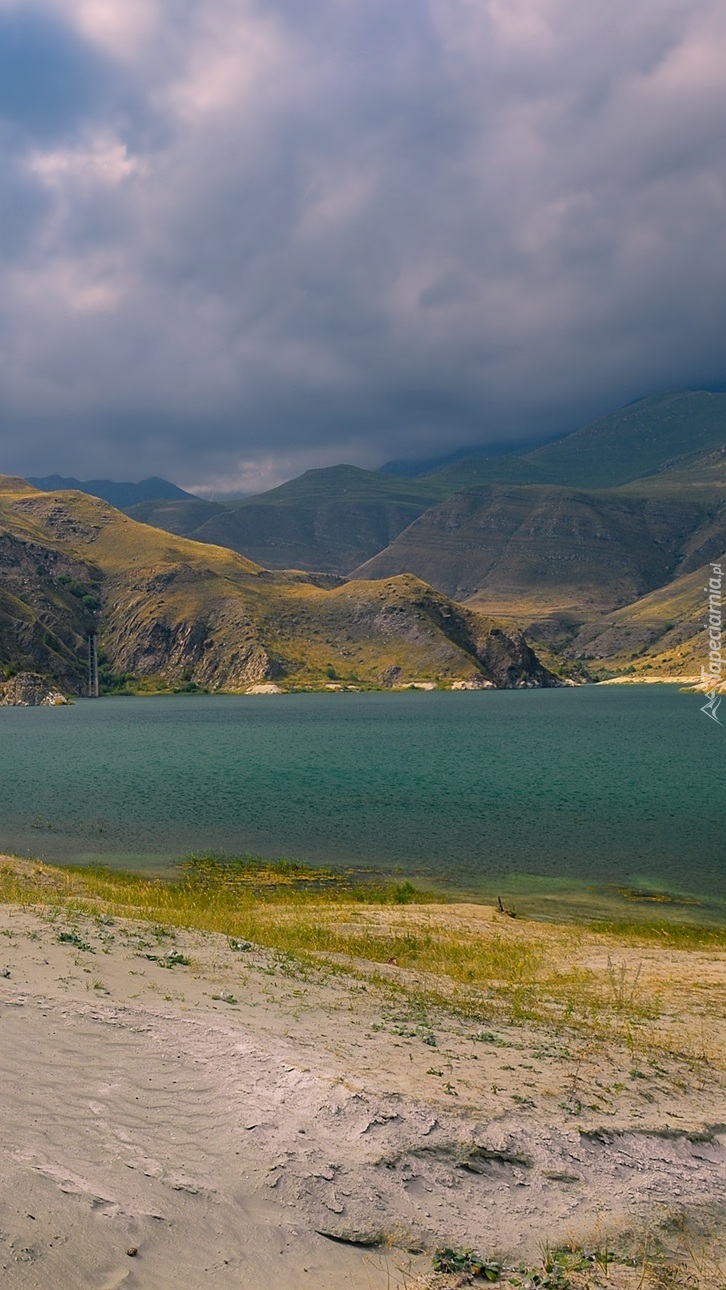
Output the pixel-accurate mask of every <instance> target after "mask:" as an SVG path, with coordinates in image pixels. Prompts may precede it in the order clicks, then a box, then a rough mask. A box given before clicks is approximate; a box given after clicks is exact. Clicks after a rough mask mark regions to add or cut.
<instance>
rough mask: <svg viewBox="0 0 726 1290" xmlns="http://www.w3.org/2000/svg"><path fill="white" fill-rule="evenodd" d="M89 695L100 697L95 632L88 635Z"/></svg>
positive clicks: (95, 697) (91, 697)
mask: <svg viewBox="0 0 726 1290" xmlns="http://www.w3.org/2000/svg"><path fill="white" fill-rule="evenodd" d="M88 697H89V699H97V698H98V637H97V636H96V633H95V632H92V633H91V635H90V636H89V637H88Z"/></svg>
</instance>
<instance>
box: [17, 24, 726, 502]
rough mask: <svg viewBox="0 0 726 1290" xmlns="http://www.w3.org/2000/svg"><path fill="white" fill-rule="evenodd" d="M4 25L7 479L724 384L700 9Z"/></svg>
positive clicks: (715, 116)
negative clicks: (23, 73)
mask: <svg viewBox="0 0 726 1290" xmlns="http://www.w3.org/2000/svg"><path fill="white" fill-rule="evenodd" d="M3 32H5V33H7V34H8V35H9V37H12V40H11V41H10V45H8V47H7V48H10V47H11V46H12V49H14V50H15V55H14V56H13V58H14V60H16V59H19V60H20V61H22V62H23V66H24V67H25V68H26V69H27V68H30V69H31V72H32V76H31V80H30V84H31V85H33V84H34V85H35V91H36V92H28V89H27V81H23V80H21V79H17V81H16V82H12V84H10V88H9V89H8V90H7V93H6V97H5V99H3V98H2V96H1V95H0V118H1V119H2V122H4V124H0V149H2V160H3V173H4V176H5V183H4V189H5V198H4V201H3V204H2V210H1V211H0V229H2V230H4V245H3V247H2V251H1V252H0V261H2V262H3V263H4V266H5V267H4V268H2V269H0V275H1V276H2V281H1V282H0V288H1V295H0V378H1V384H0V412H1V413H2V425H3V427H4V435H3V439H4V444H3V447H4V454H3V458H4V460H3V468H4V469H7V470H16V471H21V472H22V471H24V472H26V473H46V472H47V471H51V470H59V471H61V472H62V473H74V474H84V473H85V474H86V475H93V474H95V475H98V474H99V473H104V474H115V475H117V476H118V475H119V474H120V473H122V474H124V475H125V476H128V475H130V474H137V475H138V474H140V473H151V472H159V473H163V474H168V475H172V476H173V477H175V478H178V479H179V480H180V481H181V482H184V483H186V484H188V485H199V486H201V485H203V484H205V483H212V484H214V483H218V484H219V486H220V487H224V486H227V487H230V488H232V487H235V486H240V487H255V486H257V485H258V484H260V485H261V484H266V483H269V482H275V480H276V479H277V478H279V477H282V476H284V475H286V474H292V473H295V472H296V471H297V470H298V469H302V468H305V467H306V466H307V465H311V464H322V463H324V462H330V461H333V460H340V459H348V460H353V461H357V462H360V463H361V464H371V465H374V464H378V463H379V462H380V461H382V460H383V459H385V458H388V457H392V456H401V455H405V454H408V455H431V454H433V453H435V452H440V451H446V450H447V449H448V448H455V447H458V446H459V445H460V444H462V443H474V442H476V441H483V440H485V439H487V438H489V439H497V440H501V439H502V438H504V437H506V436H511V437H512V438H525V437H526V438H533V437H535V436H536V435H537V434H541V435H543V436H544V435H547V434H551V433H552V432H553V431H555V430H557V429H558V428H563V429H569V428H572V427H573V426H574V425H575V424H577V422H578V421H579V420H581V419H583V418H585V417H587V416H589V415H593V414H595V413H598V412H601V411H606V410H609V409H610V408H612V407H615V406H617V405H618V404H619V403H622V402H625V401H626V400H628V399H631V398H635V397H637V396H639V395H642V394H647V393H651V392H655V391H658V390H661V389H668V388H675V387H679V386H684V385H689V386H693V385H699V384H714V383H722V382H723V379H724V377H725V376H726V371H725V370H724V359H723V354H722V337H723V334H724V331H725V330H726V294H725V293H724V290H723V287H724V268H725V266H726V232H725V230H726V221H725V219H724V216H725V214H726V165H725V164H724V154H723V144H722V139H723V135H724V124H725V122H724V117H725V116H726V112H725V110H724V109H725V106H726V90H725V88H724V79H723V71H722V69H723V65H724V56H725V55H726V17H725V16H724V14H723V10H722V7H721V6H720V5H719V4H718V3H716V0H645V2H644V3H643V4H641V5H640V6H637V7H636V8H635V9H633V7H632V6H630V5H627V4H625V3H624V0H613V3H611V5H609V6H607V8H606V9H603V10H602V11H601V10H600V9H598V8H597V7H594V6H583V5H582V4H580V3H578V2H577V0H428V3H419V2H418V0H417V2H416V3H413V2H412V0H411V2H409V0H401V2H400V3H399V4H396V5H391V4H390V0H386V2H385V3H383V0H366V3H363V2H362V0H360V2H356V0H310V2H309V3H308V4H305V5H301V4H299V2H296V3H294V4H293V3H292V0H266V2H264V3H263V2H262V0H260V2H259V3H253V0H249V2H245V0H205V3H204V4H201V3H182V2H181V0H176V3H174V4H172V3H171V0H168V2H167V0H63V3H61V0H46V2H45V4H44V5H42V6H36V9H35V10H34V11H33V17H32V20H31V19H30V18H29V17H28V16H27V11H26V9H25V6H21V5H20V4H16V3H14V2H13V0H0V35H1V34H2V33H3ZM13 41H14V42H15V43H14V44H13V43H12V42H13ZM5 57H6V60H7V59H8V58H9V55H8V54H6V56H5ZM12 65H13V66H15V62H14V61H13V64H12ZM13 85H14V86H15V88H13ZM13 95H14V96H15V97H13Z"/></svg>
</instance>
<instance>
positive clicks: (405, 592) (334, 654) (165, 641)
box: [0, 477, 555, 693]
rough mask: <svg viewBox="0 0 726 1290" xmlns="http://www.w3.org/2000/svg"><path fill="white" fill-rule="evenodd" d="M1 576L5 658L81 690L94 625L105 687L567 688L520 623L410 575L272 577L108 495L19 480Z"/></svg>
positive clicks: (2, 495)
mask: <svg viewBox="0 0 726 1290" xmlns="http://www.w3.org/2000/svg"><path fill="white" fill-rule="evenodd" d="M0 575H1V576H2V597H1V598H0V666H2V667H3V668H4V670H5V672H6V674H9V673H11V672H12V671H15V670H31V671H36V672H40V673H42V674H44V675H45V676H48V677H49V678H52V679H55V680H58V681H61V682H62V683H63V684H64V685H65V686H66V688H68V689H69V690H72V691H75V692H77V693H78V692H82V690H83V685H84V676H85V639H86V636H87V634H88V633H89V632H90V631H97V632H98V633H99V643H100V647H101V651H102V660H103V680H104V683H105V685H106V687H107V688H108V687H112V688H113V687H114V686H116V687H117V686H118V685H120V684H122V683H128V684H130V685H131V686H132V687H134V688H139V687H141V688H156V689H158V688H165V687H166V688H194V687H204V688H208V689H211V690H233V691H234V690H244V689H246V688H247V687H248V686H249V685H251V684H254V683H257V682H261V681H275V682H277V683H279V684H280V685H281V686H283V687H290V686H295V685H305V686H309V685H312V686H318V687H321V686H323V685H325V684H328V683H331V684H337V683H338V678H340V681H343V682H344V681H348V682H352V683H355V684H363V685H371V684H372V685H376V684H382V683H383V684H386V683H389V684H390V683H392V682H394V681H395V682H398V683H405V681H406V680H407V679H417V680H418V679H431V680H436V679H438V678H441V679H442V680H444V681H452V680H455V679H461V680H469V681H471V682H472V683H474V684H484V683H486V682H489V683H491V684H494V685H501V686H520V685H533V684H542V685H548V684H554V683H555V682H554V678H553V677H552V676H551V674H549V673H548V672H547V671H546V670H545V669H543V668H542V667H541V666H540V664H539V663H538V660H537V659H536V658H535V656H534V655H533V654H532V652H531V650H530V649H529V648H528V646H527V645H526V644H525V642H524V641H523V640H522V639H521V637H519V636H518V635H517V634H516V633H513V634H508V633H506V632H505V631H503V629H502V628H501V625H500V624H498V623H496V622H494V621H492V620H491V619H489V618H485V617H484V616H483V615H481V614H478V613H475V612H472V611H470V610H467V609H465V608H463V607H461V606H459V605H456V604H454V603H453V602H452V601H451V600H449V599H448V598H447V597H445V596H443V595H441V594H440V593H439V592H436V591H433V590H432V589H431V588H429V587H427V586H425V585H424V584H423V583H422V582H420V581H419V580H418V579H416V578H413V577H411V576H404V577H400V578H393V579H389V580H386V581H385V582H374V583H365V582H354V583H348V584H345V585H343V586H330V585H329V583H330V579H325V578H315V577H314V576H308V575H306V574H304V573H297V572H294V571H292V572H290V571H287V572H272V571H270V570H267V569H263V568H261V567H260V566H259V565H257V564H255V563H254V562H252V561H251V560H248V559H245V558H244V557H242V556H240V555H238V554H236V553H235V552H233V551H230V550H228V549H226V548H223V547H214V546H210V545H204V544H202V543H198V542H193V541H190V540H188V539H186V538H183V537H177V536H174V535H171V534H169V533H166V532H162V531H161V530H159V529H154V528H151V527H149V526H148V525H145V524H139V523H137V522H136V521H135V520H133V519H131V518H130V517H129V516H127V515H124V514H122V513H121V512H119V511H116V510H114V509H113V508H112V507H111V506H109V505H108V504H107V503H105V502H102V501H100V500H98V499H96V498H95V497H91V496H88V495H86V494H82V493H77V492H65V491H64V492H59V493H44V492H38V491H36V490H35V489H33V488H31V487H30V486H29V485H28V484H26V483H25V482H24V481H23V480H17V479H9V478H6V477H0Z"/></svg>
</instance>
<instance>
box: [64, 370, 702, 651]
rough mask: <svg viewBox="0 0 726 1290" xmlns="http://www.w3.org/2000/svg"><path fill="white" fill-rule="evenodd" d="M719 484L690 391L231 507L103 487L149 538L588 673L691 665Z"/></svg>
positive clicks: (698, 643)
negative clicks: (358, 596) (492, 625)
mask: <svg viewBox="0 0 726 1290" xmlns="http://www.w3.org/2000/svg"><path fill="white" fill-rule="evenodd" d="M429 464H430V463H429ZM392 465H397V466H398V468H399V469H400V470H401V471H402V473H401V474H399V475H396V474H393V473H391V467H392ZM40 482H42V484H43V485H44V486H46V485H49V484H51V483H53V482H55V480H54V477H51V478H50V479H47V480H43V481H40ZM60 482H61V483H63V484H65V483H67V482H69V481H60ZM162 484H163V486H164V489H165V490H166V491H164V493H163V494H162V492H161V485H162ZM155 485H156V487H157V491H158V492H159V495H158V496H156V497H154V496H152V495H151V494H152V493H153V491H154V486H155ZM725 486H726V394H719V393H712V392H705V391H682V392H678V393H674V394H668V395H664V396H660V397H653V398H648V399H643V400H641V401H639V402H637V403H634V404H631V405H629V406H628V407H626V408H623V409H621V410H619V411H617V412H615V413H613V414H611V415H609V416H606V417H602V418H600V419H599V420H597V421H595V422H593V423H591V424H589V425H586V426H584V427H583V428H582V429H581V430H578V431H575V432H574V433H572V434H569V435H566V436H563V437H562V438H560V439H557V440H553V441H550V442H548V443H546V444H542V445H540V446H538V447H536V448H533V449H532V448H530V449H527V450H525V449H523V448H518V449H516V450H515V451H512V452H510V453H502V452H500V451H499V449H498V448H497V450H496V451H493V452H490V453H489V455H483V454H482V453H477V454H476V455H472V456H469V457H462V456H461V455H460V454H452V455H451V456H450V457H449V458H446V459H442V460H441V461H440V462H439V463H435V464H434V468H433V469H428V468H427V464H426V463H408V464H407V463H405V462H398V463H388V464H387V465H386V466H385V467H383V468H382V469H381V470H380V471H368V470H362V469H360V468H358V467H355V466H349V465H339V466H332V467H328V468H324V469H319V470H309V471H307V472H305V474H303V475H301V476H300V477H299V478H297V479H293V480H290V481H289V482H287V483H285V484H283V485H281V486H280V487H278V488H275V489H271V490H269V491H268V492H266V493H263V494H260V495H258V496H254V497H246V498H242V499H238V500H236V501H227V502H214V501H205V500H203V499H200V498H195V497H192V496H191V495H189V494H185V493H184V492H183V490H180V489H175V486H174V485H169V484H168V483H166V482H165V481H154V480H147V481H142V484H140V485H133V486H132V485H110V483H109V481H105V487H106V493H109V491H110V488H111V487H115V488H130V487H133V488H136V489H145V490H146V497H145V500H141V501H133V502H131V503H129V504H128V505H127V506H126V508H125V510H126V514H127V515H128V516H129V517H130V518H132V519H134V520H136V521H137V522H140V523H141V524H143V525H145V526H151V528H152V529H163V530H166V531H167V532H169V533H171V534H174V535H175V536H177V537H180V538H188V539H191V540H192V542H193V543H205V544H210V545H213V546H215V547H220V548H228V549H229V550H230V551H236V552H238V553H239V554H240V555H243V556H244V557H246V558H247V560H249V561H252V562H254V563H255V564H256V565H260V566H262V567H263V568H266V569H269V570H276V571H278V572H281V571H283V570H290V569H296V570H298V574H297V575H295V576H296V577H297V578H298V579H300V578H301V577H303V575H308V579H309V578H310V577H312V578H313V579H314V580H315V579H317V581H318V583H319V582H320V577H321V576H322V577H323V578H324V577H328V578H337V579H339V580H340V582H341V584H342V585H345V586H347V587H348V588H350V587H352V585H353V584H358V585H359V586H360V585H361V584H363V585H365V586H370V585H374V584H376V583H378V584H380V583H383V584H391V583H392V580H397V579H399V578H401V577H404V578H406V577H408V578H410V577H411V576H413V578H415V579H419V580H420V582H421V583H425V584H428V586H430V587H431V588H433V589H434V590H435V591H436V592H437V593H439V594H440V595H442V596H444V597H446V598H447V599H448V600H449V601H450V602H452V603H457V604H460V605H464V606H466V608H467V610H468V611H472V610H473V611H476V612H478V613H483V614H485V615H486V616H488V617H489V618H499V619H502V620H503V621H504V622H506V624H507V625H508V627H509V629H510V630H512V631H515V632H516V631H519V630H524V631H526V633H527V634H528V635H529V636H530V637H531V638H532V639H533V640H534V641H535V643H536V644H537V646H538V648H540V649H541V650H542V651H544V654H545V656H546V657H547V658H549V659H550V660H551V661H552V662H554V663H559V664H560V665H562V664H563V662H564V663H565V665H567V664H568V662H569V664H572V663H574V662H575V661H579V662H581V663H584V664H586V665H587V666H588V667H590V668H591V670H592V671H593V672H594V673H595V674H598V672H602V673H603V674H604V673H605V672H606V671H607V670H611V671H622V670H632V669H635V670H641V669H643V670H651V671H652V670H654V669H656V670H659V671H660V672H662V673H667V672H669V671H670V672H677V673H680V672H683V671H684V670H694V669H695V670H696V671H698V667H699V666H700V664H699V660H700V658H701V657H702V656H703V640H702V624H700V623H699V618H700V616H701V608H700V604H699V600H698V595H699V594H700V593H697V592H696V591H695V588H697V587H698V586H701V587H702V586H703V581H704V578H705V577H706V576H707V572H708V562H709V561H711V560H715V559H718V557H719V556H721V555H722V553H723V552H724V549H725V548H726V496H725V494H724V488H725ZM83 489H84V491H86V492H88V493H92V492H93V481H91V482H90V483H88V484H85V485H83ZM171 490H174V491H173V492H172V491H171ZM342 585H341V588H338V592H339V594H340V595H341V596H343V594H344V593H343V591H342ZM345 594H350V592H347V593H345Z"/></svg>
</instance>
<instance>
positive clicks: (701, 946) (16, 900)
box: [0, 856, 726, 1061]
mask: <svg viewBox="0 0 726 1290" xmlns="http://www.w3.org/2000/svg"><path fill="white" fill-rule="evenodd" d="M0 900H1V901H3V902H5V903H11V904H15V905H20V906H25V907H33V908H35V909H38V910H40V911H43V912H44V913H45V915H46V916H47V917H51V918H57V917H62V918H63V919H64V920H66V921H68V920H69V921H70V922H71V923H72V922H73V920H74V919H75V920H81V919H83V918H88V917H91V918H125V919H132V920H141V921H143V922H144V923H147V924H151V925H152V926H153V927H157V928H158V927H162V928H192V929H196V930H199V931H202V932H210V933H221V934H223V935H225V936H227V937H229V938H231V939H234V940H235V941H238V942H240V943H243V944H245V943H252V944H258V945H262V946H265V947H268V948H271V949H273V950H275V951H277V952H278V953H279V954H281V955H284V956H288V957H289V959H290V961H291V962H293V961H294V962H295V963H296V964H297V965H298V966H299V967H300V968H301V970H302V969H303V968H305V969H310V968H314V969H315V970H325V971H332V972H335V973H338V974H341V973H342V974H348V975H350V976H351V977H355V978H357V979H361V978H366V979H367V980H369V981H375V982H376V983H377V984H378V985H379V986H381V987H382V988H384V989H386V990H388V991H390V992H392V993H394V994H396V993H398V994H401V995H405V996H406V998H407V999H408V1000H409V1001H410V1002H419V1003H420V1004H421V1005H423V1006H443V1007H446V1008H449V1009H455V1010H456V1011H457V1012H459V1013H461V1014H462V1015H466V1016H468V1017H471V1018H473V1019H477V1018H478V1019H483V1018H485V1017H487V1018H491V1017H496V1018H499V1019H501V1020H502V1021H506V1022H508V1023H515V1024H532V1025H541V1024H547V1025H549V1026H555V1027H557V1028H558V1029H560V1030H562V1031H569V1032H579V1033H580V1034H583V1033H586V1034H588V1035H589V1036H591V1037H600V1038H602V1039H605V1038H606V1037H610V1038H613V1037H618V1038H620V1039H622V1040H625V1041H626V1042H628V1043H629V1044H631V1045H633V1046H634V1047H635V1046H637V1045H641V1046H642V1045H645V1046H646V1047H648V1048H649V1049H651V1048H654V1047H661V1048H666V1049H668V1050H670V1051H679V1052H684V1051H687V1052H689V1053H691V1055H693V1054H694V1053H696V1050H699V1051H700V1053H701V1055H709V1059H710V1058H711V1057H713V1058H714V1059H715V1060H719V1061H720V1054H717V1053H716V1052H715V1051H714V1050H713V1043H711V1047H710V1048H709V1042H710V1038H711V1026H710V1021H711V1019H713V1018H715V1017H716V1016H720V1000H721V997H722V996H721V990H722V988H723V982H722V980H721V978H720V975H719V973H718V972H715V973H712V972H711V966H712V965H721V966H722V965H723V961H724V956H725V954H726V937H725V936H724V934H723V933H722V932H721V931H719V930H716V929H709V928H702V927H696V926H689V925H684V924H677V925H668V926H664V927H659V926H657V925H655V924H645V925H639V924H636V923H622V924H610V925H592V924H590V925H579V926H578V925H574V924H561V925H557V924H552V923H549V922H548V923H538V922H535V921H530V920H527V919H522V918H516V919H515V918H512V917H510V916H508V915H507V914H506V913H502V912H501V911H498V910H497V909H492V908H491V907H490V906H485V905H454V904H444V903H437V902H436V901H435V898H433V897H432V896H431V895H430V894H427V893H422V892H420V891H418V890H417V889H416V888H414V887H413V886H412V885H411V884H410V883H408V882H405V883H401V884H396V885H394V884H392V885H388V886H386V885H381V884H370V883H368V884H366V883H362V882H360V881H356V880H355V879H354V878H353V877H351V876H349V875H345V874H340V873H336V872H334V871H331V870H326V869H308V868H305V867H303V866H300V865H296V864H294V863H292V862H288V861H278V862H270V861H268V860H260V859H255V858H254V857H241V858H236V859H226V860H222V859H220V858H218V857H214V856H196V857H191V858H189V859H188V860H187V861H186V862H184V863H183V864H182V865H181V866H180V868H179V874H178V877H177V878H176V879H175V880H171V881H169V880H165V879H161V878H151V877H147V876H145V875H141V874H135V873H123V872H116V871H112V870H106V869H101V868H81V867H77V868H56V867H53V866H49V865H47V864H40V863H34V862H29V861H23V860H18V859H14V858H11V857H7V858H5V859H4V860H3V861H2V863H1V864H0ZM712 978H713V979H712ZM707 1036H708V1037H709V1038H707ZM707 1050H708V1053H707Z"/></svg>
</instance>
